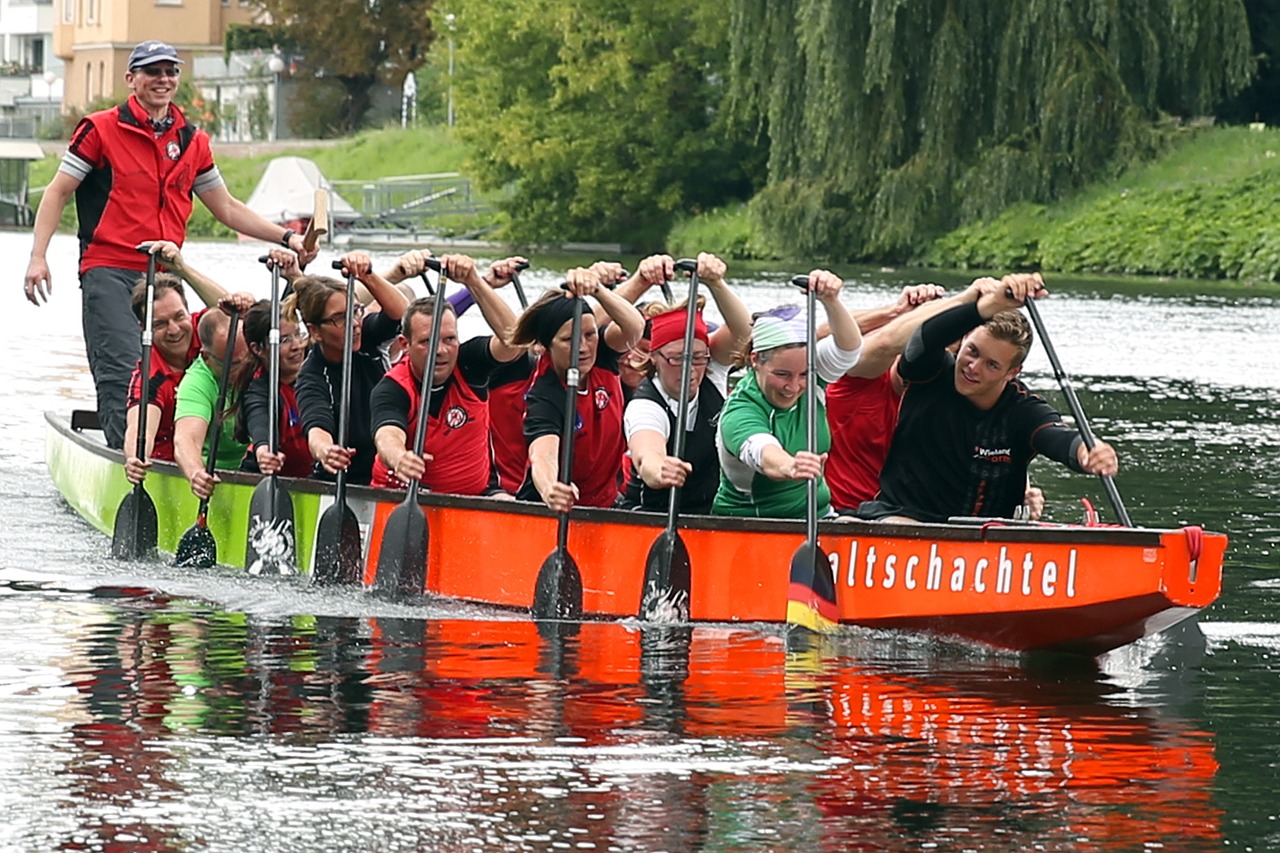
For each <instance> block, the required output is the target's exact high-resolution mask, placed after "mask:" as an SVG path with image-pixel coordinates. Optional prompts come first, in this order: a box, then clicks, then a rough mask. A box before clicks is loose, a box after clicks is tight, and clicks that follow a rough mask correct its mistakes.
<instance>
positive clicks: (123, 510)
mask: <svg viewBox="0 0 1280 853" xmlns="http://www.w3.org/2000/svg"><path fill="white" fill-rule="evenodd" d="M138 251H139V252H142V253H144V254H146V256H147V278H146V281H147V307H146V311H145V316H144V317H143V321H142V367H141V372H140V373H139V374H138V379H139V382H140V388H141V389H142V391H141V393H140V394H139V397H140V399H139V401H138V443H137V447H136V449H135V451H134V453H135V454H136V455H137V457H138V458H139V459H141V460H142V461H144V462H145V461H146V459H147V408H148V404H147V386H148V385H149V384H150V383H151V322H152V318H151V312H152V309H153V307H154V305H153V303H154V302H155V293H156V256H155V255H153V254H151V244H150V243H143V244H142V245H141V246H139V247H138ZM158 527H159V524H158V522H157V520H156V505H155V502H154V501H152V500H151V495H149V494H147V490H146V489H144V488H142V482H141V481H139V482H137V483H134V485H133V489H132V490H131V491H130V492H129V494H127V495H125V496H124V500H122V501H120V507H119V508H118V509H117V510H116V521H115V525H114V526H113V527H112V530H111V556H112V557H113V558H115V559H117V560H136V559H138V558H139V557H143V556H148V555H150V554H152V553H153V552H154V551H155V550H156V531H157V529H158Z"/></svg>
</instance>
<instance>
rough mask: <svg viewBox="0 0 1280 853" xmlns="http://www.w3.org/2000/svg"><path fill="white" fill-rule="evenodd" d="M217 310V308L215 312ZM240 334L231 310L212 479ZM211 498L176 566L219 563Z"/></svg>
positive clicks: (182, 543)
mask: <svg viewBox="0 0 1280 853" xmlns="http://www.w3.org/2000/svg"><path fill="white" fill-rule="evenodd" d="M215 310H217V309H215ZM239 333H240V312H239V311H236V310H234V309H233V310H232V311H231V325H230V326H229V327H228V328H227V345H226V347H224V348H223V351H222V381H221V383H219V385H218V401H217V402H216V403H215V404H214V406H213V414H212V417H211V418H210V419H209V436H208V442H209V452H208V453H207V454H205V463H204V470H205V472H206V473H207V474H208V475H209V476H211V477H212V476H213V469H214V468H215V467H216V466H217V464H218V439H219V438H221V437H222V409H223V407H224V406H225V405H226V402H227V386H229V385H230V384H231V357H232V355H234V353H235V351H236V335H238V334H239ZM208 516H209V499H208V498H201V499H200V508H199V510H197V512H196V523H195V524H193V525H191V526H190V527H189V528H187V532H186V533H184V534H182V538H181V539H179V540H178V547H177V550H175V551H174V552H173V565H175V566H179V567H181V568H184V569H209V568H213V566H214V565H215V564H217V562H218V542H217V540H216V539H214V538H213V533H211V532H210V531H209V526H208V523H207V520H208Z"/></svg>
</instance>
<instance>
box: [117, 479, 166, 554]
mask: <svg viewBox="0 0 1280 853" xmlns="http://www.w3.org/2000/svg"><path fill="white" fill-rule="evenodd" d="M158 527H159V524H158V522H157V521H156V505H155V503H154V502H153V501H152V500H151V495H149V494H147V490H146V489H144V488H142V487H141V486H136V487H134V489H133V490H132V491H131V492H129V494H127V495H125V498H124V500H122V501H121V502H120V508H119V509H118V510H116V523H115V527H114V528H113V529H112V531H111V556H112V557H113V558H114V559H117V560H137V559H139V558H141V557H148V556H151V555H152V554H154V553H155V550H156V530H157V528H158Z"/></svg>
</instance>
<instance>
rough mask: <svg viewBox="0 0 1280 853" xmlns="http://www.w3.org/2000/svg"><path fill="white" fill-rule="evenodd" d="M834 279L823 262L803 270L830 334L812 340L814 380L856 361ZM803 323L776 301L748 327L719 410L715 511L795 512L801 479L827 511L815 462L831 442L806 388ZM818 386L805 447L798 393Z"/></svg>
mask: <svg viewBox="0 0 1280 853" xmlns="http://www.w3.org/2000/svg"><path fill="white" fill-rule="evenodd" d="M843 284H844V282H842V281H841V280H840V279H839V278H838V277H837V276H836V275H834V274H833V273H830V272H827V271H826V270H814V271H813V272H811V273H810V274H809V287H810V289H812V290H813V291H814V294H815V295H816V296H817V298H818V300H819V301H820V302H821V303H822V307H823V309H824V311H825V312H826V315H827V323H828V325H829V326H830V328H831V335H830V337H827V338H823V339H822V340H821V341H819V342H818V346H817V350H816V352H815V355H814V362H815V363H814V368H815V370H816V372H817V375H818V378H819V380H820V385H821V384H825V383H830V382H834V381H835V380H837V379H839V378H840V377H841V376H843V375H844V373H845V371H847V370H849V368H851V367H853V366H854V365H855V364H857V362H858V356H859V352H860V350H861V348H862V334H861V332H859V331H858V324H857V323H855V322H854V321H853V317H852V316H851V315H850V314H849V312H848V311H846V310H845V309H844V306H843V305H841V304H840V288H841V287H842V286H843ZM807 338H808V329H807V325H806V319H805V317H804V312H803V311H797V310H795V309H783V310H782V311H780V312H772V313H770V314H765V315H763V316H761V317H759V318H757V320H756V322H755V327H754V329H753V330H752V335H751V359H750V363H751V370H750V371H749V372H748V373H747V375H746V376H744V377H743V378H742V380H741V381H740V382H738V384H737V385H736V386H734V389H733V393H731V394H730V395H729V399H728V400H726V401H725V404H724V409H723V410H722V411H721V412H720V429H719V433H718V435H717V442H716V444H717V448H718V450H719V455H720V467H721V472H720V487H719V489H718V490H717V491H716V497H715V503H714V504H713V505H712V508H711V511H712V513H714V514H716V515H739V516H755V517H761V518H803V517H804V514H805V503H806V484H805V481H806V480H811V479H814V478H817V480H818V515H819V516H825V515H829V514H830V512H831V494H830V492H829V491H828V489H827V484H826V481H825V480H824V479H823V477H822V466H823V463H824V461H825V460H826V453H827V449H828V447H830V445H831V433H830V431H829V430H828V429H827V416H826V411H825V409H824V408H823V405H822V396H821V395H822V388H821V387H819V388H807V387H806V385H807V382H808V379H807V376H806V370H807V367H808V363H809V362H808V357H807V352H806V350H807V347H806V346H805V342H806V340H807ZM809 393H815V394H818V395H819V396H818V422H817V437H818V446H817V447H816V448H815V451H816V452H810V451H808V450H806V449H805V445H806V442H807V430H806V424H805V411H806V408H807V406H806V405H805V394H809Z"/></svg>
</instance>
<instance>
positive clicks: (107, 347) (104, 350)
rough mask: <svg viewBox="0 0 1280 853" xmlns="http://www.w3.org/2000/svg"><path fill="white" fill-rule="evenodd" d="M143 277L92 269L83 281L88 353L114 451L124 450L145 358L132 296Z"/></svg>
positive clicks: (100, 415)
mask: <svg viewBox="0 0 1280 853" xmlns="http://www.w3.org/2000/svg"><path fill="white" fill-rule="evenodd" d="M142 277H143V274H142V273H140V272H138V271H137V270H122V269H114V268H112V267H97V268H94V269H88V270H85V271H84V273H83V274H82V275H81V276H80V322H81V324H82V325H83V328H84V349H85V353H86V354H87V355H88V356H89V370H90V371H91V372H92V373H93V384H94V388H95V390H96V391H97V395H98V420H99V421H101V422H102V430H103V432H105V433H106V435H107V446H108V447H114V448H120V447H123V446H124V427H125V418H124V412H125V402H126V399H127V398H128V395H129V378H130V377H131V376H132V375H133V368H134V367H135V366H137V364H138V359H139V358H140V357H141V353H142V342H141V339H140V338H141V329H140V328H139V325H138V318H136V317H134V316H133V309H132V308H130V307H129V296H130V294H131V292H132V291H133V287H134V285H135V284H137V283H138V281H139V280H140V279H141V278H142Z"/></svg>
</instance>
